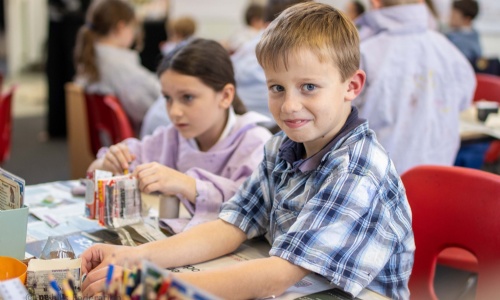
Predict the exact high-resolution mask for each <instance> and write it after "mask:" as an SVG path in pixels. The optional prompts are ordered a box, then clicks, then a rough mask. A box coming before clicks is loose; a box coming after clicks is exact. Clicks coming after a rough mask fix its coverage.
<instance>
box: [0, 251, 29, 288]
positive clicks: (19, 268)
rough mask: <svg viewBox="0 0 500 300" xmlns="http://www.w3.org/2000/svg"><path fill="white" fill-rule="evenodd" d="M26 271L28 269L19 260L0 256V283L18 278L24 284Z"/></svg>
mask: <svg viewBox="0 0 500 300" xmlns="http://www.w3.org/2000/svg"><path fill="white" fill-rule="evenodd" d="M27 270H28V267H27V266H26V265H25V264H23V263H22V262H21V261H20V260H18V259H15V258H13V257H10V256H0V281H2V280H7V279H13V278H19V280H21V282H22V283H23V284H24V283H25V282H26V271H27Z"/></svg>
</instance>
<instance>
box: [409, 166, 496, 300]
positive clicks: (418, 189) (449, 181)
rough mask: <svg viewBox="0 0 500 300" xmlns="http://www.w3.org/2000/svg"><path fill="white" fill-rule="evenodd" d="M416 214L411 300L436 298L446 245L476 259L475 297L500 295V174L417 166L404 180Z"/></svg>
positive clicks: (444, 167) (487, 297)
mask: <svg viewBox="0 0 500 300" xmlns="http://www.w3.org/2000/svg"><path fill="white" fill-rule="evenodd" d="M401 178H402V180H403V183H404V186H405V188H406V194H407V196H408V201H409V203H410V206H411V209H412V214H413V232H414V234H415V244H416V251H415V263H414V266H413V272H412V275H411V277H410V283H409V287H410V292H411V296H412V297H411V299H437V298H436V295H435V293H434V287H433V280H434V273H435V268H436V259H437V257H438V254H439V253H440V252H441V251H442V250H443V249H445V248H447V247H459V248H463V249H465V250H467V251H470V252H471V253H472V254H474V255H475V256H476V257H477V260H478V271H479V274H478V285H477V290H476V299H498V298H499V295H500V234H499V232H500V222H499V218H498V213H499V212H500V198H499V197H500V176H498V175H495V174H492V173H487V172H484V171H479V170H475V169H467V168H461V167H447V166H419V167H416V168H413V169H411V170H409V171H408V172H406V173H404V174H403V175H402V176H401Z"/></svg>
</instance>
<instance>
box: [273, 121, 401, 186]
mask: <svg viewBox="0 0 500 300" xmlns="http://www.w3.org/2000/svg"><path fill="white" fill-rule="evenodd" d="M296 144H297V143H295V142H293V141H291V140H290V139H289V138H288V137H287V136H286V134H285V133H284V132H279V133H277V134H275V135H274V136H273V137H272V138H271V139H270V140H269V141H268V142H267V144H266V146H265V152H266V159H267V160H268V161H271V162H275V163H277V162H278V160H279V159H280V158H279V152H280V151H281V150H283V149H284V148H287V147H295V145H296ZM319 154H320V157H317V158H316V159H317V161H318V163H317V164H315V165H317V167H315V169H318V168H321V172H330V173H331V174H332V175H340V174H354V175H360V176H372V177H375V178H381V177H383V176H385V175H386V174H387V172H388V171H393V172H394V173H396V170H395V168H394V166H393V163H392V161H391V160H390V158H389V155H388V154H387V152H386V151H385V149H384V148H383V147H382V145H380V143H379V142H378V140H377V138H376V135H375V133H374V132H373V131H372V130H371V129H370V128H369V126H368V122H366V121H365V122H363V123H361V124H360V125H358V126H356V127H354V128H353V129H352V130H350V131H349V132H348V133H347V134H346V135H344V136H343V137H342V138H341V139H339V140H338V141H334V143H331V144H329V145H327V146H326V147H325V149H324V150H323V151H322V152H321V153H319ZM318 170H319V169H318Z"/></svg>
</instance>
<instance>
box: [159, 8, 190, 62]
mask: <svg viewBox="0 0 500 300" xmlns="http://www.w3.org/2000/svg"><path fill="white" fill-rule="evenodd" d="M165 30H166V31H167V33H168V41H166V42H165V43H163V44H162V45H161V46H160V49H161V53H162V54H163V55H164V56H166V55H168V54H169V53H170V52H171V51H172V50H174V49H175V48H176V47H177V46H182V45H183V44H187V43H188V42H189V41H190V40H192V39H193V35H194V33H195V32H196V22H195V21H194V20H193V18H191V17H180V18H177V19H174V20H172V21H169V22H167V23H166V24H165Z"/></svg>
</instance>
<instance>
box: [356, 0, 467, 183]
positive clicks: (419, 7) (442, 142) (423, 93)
mask: <svg viewBox="0 0 500 300" xmlns="http://www.w3.org/2000/svg"><path fill="white" fill-rule="evenodd" d="M371 3H372V8H373V9H372V10H370V11H368V12H365V13H364V15H363V17H364V18H365V19H369V20H371V21H372V22H371V26H373V27H372V28H373V29H374V30H373V33H375V34H374V35H372V36H371V37H370V38H367V39H366V40H364V41H363V40H362V42H361V45H360V48H361V68H362V69H363V70H364V71H365V72H366V78H367V81H366V86H365V88H364V90H363V92H362V93H361V95H360V96H359V97H358V99H356V101H354V104H355V105H356V106H357V108H358V109H359V114H360V116H362V117H363V118H366V119H367V120H368V121H369V122H370V127H371V128H372V129H373V131H375V133H376V134H377V139H378V141H379V142H380V144H382V146H384V148H385V149H386V150H387V152H388V153H390V156H391V159H392V161H393V162H394V164H395V165H396V168H397V170H398V172H399V174H403V173H404V172H406V171H407V170H409V169H411V168H413V167H415V166H419V165H425V164H431V165H448V166H451V165H453V162H454V161H455V156H456V155H457V152H458V148H459V145H460V133H459V128H460V126H459V118H460V112H461V111H463V110H464V109H466V108H467V107H469V106H470V103H471V101H472V96H473V95H474V89H475V85H476V80H475V78H474V71H473V69H472V67H471V66H470V64H469V63H468V62H467V60H466V59H465V57H464V56H463V55H462V54H461V53H460V51H458V50H457V49H456V47H455V46H453V44H452V43H450V41H448V40H447V39H446V37H444V35H442V34H440V33H439V32H437V31H435V30H431V29H430V28H429V27H428V22H427V21H428V16H429V11H428V8H427V7H426V5H425V4H424V3H423V1H422V0H371Z"/></svg>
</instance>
